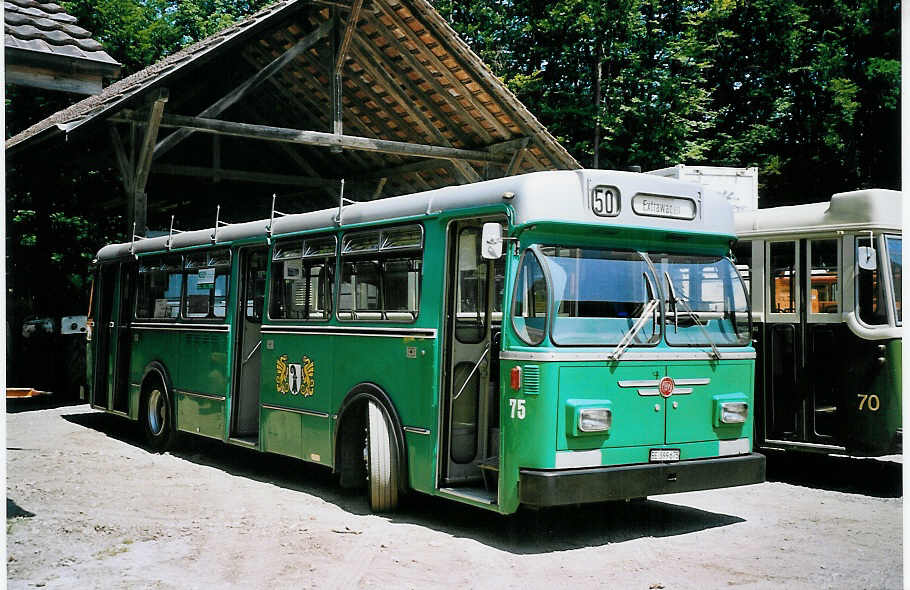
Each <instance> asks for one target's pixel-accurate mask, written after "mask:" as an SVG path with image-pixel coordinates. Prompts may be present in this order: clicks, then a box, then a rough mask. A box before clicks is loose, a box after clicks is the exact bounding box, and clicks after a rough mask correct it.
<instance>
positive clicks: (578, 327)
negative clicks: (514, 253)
mask: <svg viewBox="0 0 910 590" xmlns="http://www.w3.org/2000/svg"><path fill="white" fill-rule="evenodd" d="M541 253H542V254H543V255H544V258H545V259H546V261H547V266H548V267H549V271H550V278H551V280H552V282H553V285H552V289H553V299H554V308H555V317H554V319H553V328H552V338H553V342H554V343H556V344H559V345H567V346H573V345H574V346H582V345H603V344H618V343H619V342H620V341H621V340H622V339H623V336H624V335H625V334H626V333H627V332H629V330H631V329H632V328H633V326H634V325H635V323H636V321H637V320H638V319H639V318H640V317H641V315H642V313H643V312H644V310H645V309H646V307H647V306H648V303H649V302H650V301H651V300H652V299H654V298H655V297H657V295H656V293H657V289H656V287H655V285H656V284H657V282H656V280H655V277H654V274H653V273H652V272H651V268H650V265H649V264H648V262H647V260H645V258H644V257H643V256H642V255H641V254H639V253H638V252H628V251H616V250H601V249H594V248H568V247H560V246H547V247H543V248H541ZM657 319H658V318H657V312H656V310H655V312H654V313H653V314H652V317H651V318H649V319H647V320H645V321H644V324H643V325H642V326H641V328H640V329H639V330H638V332H636V334H635V337H634V339H633V341H632V344H639V345H641V344H656V343H657V342H658V341H659V340H660V325H659V323H658V322H657Z"/></svg>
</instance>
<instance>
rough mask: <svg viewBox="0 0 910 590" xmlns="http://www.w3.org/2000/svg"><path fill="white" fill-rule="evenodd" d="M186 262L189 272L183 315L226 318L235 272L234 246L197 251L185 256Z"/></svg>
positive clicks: (186, 268)
mask: <svg viewBox="0 0 910 590" xmlns="http://www.w3.org/2000/svg"><path fill="white" fill-rule="evenodd" d="M183 264H184V269H185V270H184V273H185V275H186V298H185V303H184V309H183V317H186V318H192V319H197V318H198V319H216V318H218V319H223V318H224V317H225V315H226V312H227V293H228V283H229V282H230V276H231V253H230V250H227V249H219V250H213V251H209V252H193V253H190V254H187V255H186V256H184V258H183Z"/></svg>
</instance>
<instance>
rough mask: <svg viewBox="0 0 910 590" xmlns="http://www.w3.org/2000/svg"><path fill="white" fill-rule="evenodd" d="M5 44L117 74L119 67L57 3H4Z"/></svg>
mask: <svg viewBox="0 0 910 590" xmlns="http://www.w3.org/2000/svg"><path fill="white" fill-rule="evenodd" d="M3 8H4V12H3V21H4V45H5V47H6V49H7V50H10V49H12V50H19V51H25V52H30V53H34V54H36V55H37V56H41V55H44V56H52V57H57V58H60V57H63V58H66V59H68V60H74V61H85V62H94V63H93V64H92V65H94V66H96V67H98V66H100V67H102V68H105V67H106V69H107V70H109V71H110V73H111V75H116V73H117V72H118V71H119V67H120V64H119V63H117V60H115V59H114V58H112V57H111V56H110V55H108V54H107V52H105V51H104V48H103V47H102V46H101V44H100V43H98V42H97V41H95V40H94V39H92V35H91V33H90V32H88V31H87V30H85V29H83V28H82V27H80V26H78V25H77V24H76V18H75V17H74V16H72V15H69V14H67V13H66V11H64V9H63V8H62V7H61V6H59V5H58V4H54V3H53V2H43V1H40V0H5V2H4V3H3Z"/></svg>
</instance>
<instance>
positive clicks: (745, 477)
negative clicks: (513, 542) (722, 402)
mask: <svg viewBox="0 0 910 590" xmlns="http://www.w3.org/2000/svg"><path fill="white" fill-rule="evenodd" d="M763 481H765V456H764V455H760V454H758V453H750V454H748V455H737V456H734V457H715V458H711V459H693V460H690V461H679V462H676V463H647V464H637V465H618V466H615V467H588V468H581V469H547V470H542V469H520V470H519V488H518V490H519V498H520V501H521V503H522V504H527V505H529V506H560V505H565V504H583V503H587V502H604V501H607V500H624V499H628V498H642V497H645V496H658V495H660V494H676V493H679V492H692V491H695V490H707V489H712V488H726V487H731V486H742V485H748V484H753V483H761V482H763Z"/></svg>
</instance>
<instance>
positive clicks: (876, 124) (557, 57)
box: [435, 0, 900, 206]
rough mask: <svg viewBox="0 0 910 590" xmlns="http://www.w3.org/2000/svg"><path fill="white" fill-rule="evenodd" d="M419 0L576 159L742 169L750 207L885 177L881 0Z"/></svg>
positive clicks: (885, 53)
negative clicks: (752, 189) (430, 5)
mask: <svg viewBox="0 0 910 590" xmlns="http://www.w3.org/2000/svg"><path fill="white" fill-rule="evenodd" d="M435 6H436V7H437V9H438V10H440V11H441V12H442V13H443V15H444V16H446V17H447V18H448V20H449V21H450V22H451V23H452V25H453V27H454V28H455V29H456V30H457V31H458V32H459V33H460V34H461V35H462V36H463V37H464V38H465V39H466V40H467V41H468V43H469V44H470V45H472V47H474V49H475V50H476V51H478V53H480V55H481V56H482V57H483V58H484V59H485V60H486V61H487V63H488V64H490V65H491V67H492V68H493V70H494V72H495V73H496V74H497V75H498V76H500V77H501V78H502V79H503V80H504V81H505V82H506V83H507V84H508V86H509V87H510V88H511V89H512V90H513V91H514V92H515V93H516V95H518V97H519V98H520V99H521V100H522V101H523V102H524V103H525V104H527V105H528V107H529V108H530V110H531V111H532V112H533V113H534V114H535V115H537V116H538V117H539V118H540V119H541V122H543V123H544V125H546V126H547V127H548V128H549V129H550V131H551V132H552V133H553V134H554V135H556V136H557V137H558V138H559V139H560V141H562V142H563V144H564V145H565V146H566V147H567V148H568V149H569V151H570V152H571V153H572V154H573V155H574V156H575V157H576V158H577V159H579V161H580V162H581V163H582V164H583V165H587V166H590V165H593V164H594V162H595V158H594V144H595V142H596V141H598V140H599V142H600V145H599V150H598V154H597V155H598V158H597V160H596V161H597V162H598V164H599V165H600V166H601V167H615V168H621V167H624V166H626V165H628V164H638V165H641V166H642V167H643V168H644V169H646V170H647V169H649V168H656V167H662V166H666V165H670V164H677V163H688V164H714V165H728V166H758V167H759V169H760V172H759V174H760V179H761V180H762V187H761V188H762V203H763V205H764V206H771V205H775V204H783V203H796V202H807V201H818V200H823V199H826V198H828V197H830V195H831V194H832V193H834V192H839V191H843V190H850V189H853V188H862V187H869V186H879V187H886V188H897V187H898V186H899V184H900V159H899V154H900V119H899V116H900V115H899V113H900V57H899V46H900V28H899V23H900V4H899V2H897V1H896V0H858V1H857V0H851V1H849V2H848V1H846V0H608V1H602V2H599V1H596V0H552V1H550V2H540V1H538V0H480V1H476V2H471V3H460V2H455V1H454V0H440V1H437V2H436V3H435ZM598 69H599V70H600V73H601V79H602V83H601V93H600V97H599V100H597V84H596V80H597V72H598Z"/></svg>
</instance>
